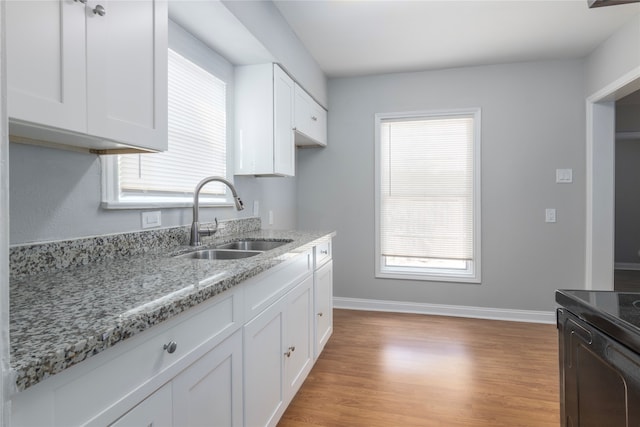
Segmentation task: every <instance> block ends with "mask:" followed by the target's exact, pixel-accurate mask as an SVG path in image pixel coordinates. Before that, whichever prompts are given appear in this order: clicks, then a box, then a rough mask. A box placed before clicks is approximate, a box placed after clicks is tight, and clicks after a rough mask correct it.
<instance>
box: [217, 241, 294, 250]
mask: <svg viewBox="0 0 640 427" xmlns="http://www.w3.org/2000/svg"><path fill="white" fill-rule="evenodd" d="M290 242H292V240H237V241H235V242H229V243H224V244H222V245H218V246H216V248H217V249H231V250H240V251H268V250H271V249H275V248H277V247H280V246H282V245H286V244H287V243H290Z"/></svg>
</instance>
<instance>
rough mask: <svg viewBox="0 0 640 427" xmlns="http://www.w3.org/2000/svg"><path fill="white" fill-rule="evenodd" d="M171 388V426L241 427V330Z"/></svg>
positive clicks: (200, 361)
mask: <svg viewBox="0 0 640 427" xmlns="http://www.w3.org/2000/svg"><path fill="white" fill-rule="evenodd" d="M172 389H173V425H174V426H180V427H183V426H184V427H196V426H202V427H205V426H216V427H240V426H242V425H243V423H242V332H241V331H236V332H235V333H234V334H233V335H232V336H231V337H229V338H227V339H226V340H225V341H223V342H222V343H221V344H219V345H217V346H216V347H215V348H214V349H213V350H211V351H209V352H208V353H207V354H206V355H204V356H203V357H202V358H201V359H200V360H198V361H197V362H195V363H194V364H193V365H191V366H189V367H188V368H187V369H185V370H184V371H183V372H181V373H180V374H179V375H178V376H177V377H176V378H175V379H174V380H173V381H172ZM144 425H147V424H144ZM154 426H155V424H154Z"/></svg>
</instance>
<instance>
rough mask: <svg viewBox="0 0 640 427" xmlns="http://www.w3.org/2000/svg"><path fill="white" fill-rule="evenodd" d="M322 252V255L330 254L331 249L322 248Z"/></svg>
mask: <svg viewBox="0 0 640 427" xmlns="http://www.w3.org/2000/svg"><path fill="white" fill-rule="evenodd" d="M320 253H321V254H322V255H329V250H328V249H326V250H321V251H320Z"/></svg>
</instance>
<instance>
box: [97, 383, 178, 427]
mask: <svg viewBox="0 0 640 427" xmlns="http://www.w3.org/2000/svg"><path fill="white" fill-rule="evenodd" d="M109 426H110V427H139V426H149V427H170V426H172V420H171V384H170V383H169V384H166V385H164V386H163V387H162V388H160V389H158V390H157V391H156V392H155V393H153V394H152V395H151V396H149V397H147V398H146V399H145V400H143V401H142V402H140V403H139V404H138V405H137V406H136V407H135V408H133V409H132V410H130V411H129V412H127V413H126V414H124V415H123V416H122V417H120V418H119V419H118V420H117V421H116V422H114V423H113V424H110V425H109Z"/></svg>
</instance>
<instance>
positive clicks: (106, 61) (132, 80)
mask: <svg viewBox="0 0 640 427" xmlns="http://www.w3.org/2000/svg"><path fill="white" fill-rule="evenodd" d="M99 6H101V7H102V8H103V9H104V16H101V15H100V14H97V13H94V12H93V10H95V9H96V8H98V7H99ZM167 16H168V15H167V2H166V1H164V0H156V1H153V0H136V1H133V0H128V1H113V0H111V1H109V0H89V1H87V73H88V78H87V79H88V80H87V94H88V95H87V97H88V102H89V106H88V108H89V121H88V133H89V134H91V135H95V136H100V137H105V138H108V139H112V140H115V141H120V142H123V143H128V144H132V145H135V146H138V147H141V148H148V149H150V150H166V149H167V26H168V20H167V19H168V18H167Z"/></svg>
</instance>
